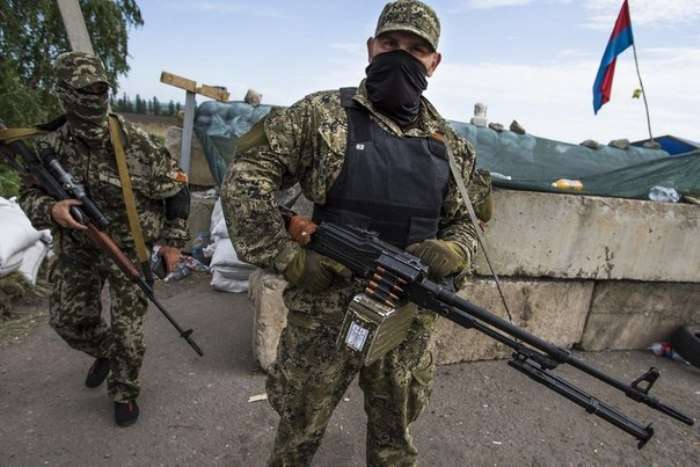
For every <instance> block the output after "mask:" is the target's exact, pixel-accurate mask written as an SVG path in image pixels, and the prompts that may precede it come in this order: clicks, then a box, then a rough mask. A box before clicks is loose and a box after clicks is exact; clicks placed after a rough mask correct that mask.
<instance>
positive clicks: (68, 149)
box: [20, 117, 189, 248]
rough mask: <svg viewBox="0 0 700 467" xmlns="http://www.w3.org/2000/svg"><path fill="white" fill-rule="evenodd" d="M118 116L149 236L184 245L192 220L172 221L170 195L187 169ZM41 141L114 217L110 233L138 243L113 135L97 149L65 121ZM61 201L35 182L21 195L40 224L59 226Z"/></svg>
mask: <svg viewBox="0 0 700 467" xmlns="http://www.w3.org/2000/svg"><path fill="white" fill-rule="evenodd" d="M118 118H119V121H120V123H121V127H122V130H123V132H122V134H123V136H124V150H125V152H126V159H127V165H128V167H129V175H130V177H131V181H132V185H133V190H134V197H135V198H136V205H137V209H138V212H139V218H140V221H141V228H142V230H143V235H144V239H145V240H146V242H147V243H154V242H160V243H163V244H166V245H170V246H175V247H180V248H181V247H183V246H184V244H185V243H186V242H187V240H188V238H189V233H188V230H187V225H186V220H184V219H177V220H175V221H168V220H166V219H165V201H164V200H165V199H166V198H169V197H171V196H173V195H175V194H176V193H178V192H179V191H180V190H181V189H182V187H183V183H185V182H184V180H185V178H184V177H183V175H184V174H182V173H181V172H180V169H179V168H178V166H177V163H176V161H175V159H174V158H173V157H172V156H171V155H170V153H169V152H168V151H167V150H166V149H165V148H164V147H163V146H162V145H160V144H158V143H157V142H155V141H153V139H152V138H151V137H150V136H149V135H148V134H147V133H146V132H145V131H143V130H142V129H141V128H139V127H138V126H136V125H133V124H131V123H129V122H127V121H126V120H124V119H123V118H122V117H118ZM35 144H36V146H37V148H38V149H41V148H45V147H49V148H51V149H53V150H54V152H55V153H56V154H57V156H58V159H59V161H60V162H61V164H63V166H64V167H65V168H66V170H68V171H69V172H70V173H71V174H72V175H73V178H74V179H75V181H76V182H78V183H81V184H83V185H84V186H85V188H86V191H87V192H88V194H89V196H90V197H91V198H92V199H93V200H94V202H95V204H96V205H97V207H98V208H100V210H102V212H103V213H104V214H105V216H106V217H107V218H108V219H109V220H110V221H111V223H110V225H109V226H108V227H107V229H105V230H106V232H107V233H108V234H109V235H110V236H111V237H112V238H113V239H114V240H115V241H117V242H118V243H122V244H124V243H127V244H128V243H131V242H133V238H132V236H131V232H130V230H129V222H128V220H127V216H126V207H125V205H124V200H123V197H122V188H121V182H120V180H119V174H118V172H117V166H116V159H115V155H114V150H113V149H112V144H111V141H110V138H109V137H107V138H105V141H104V144H103V146H102V147H101V148H99V149H91V148H88V146H86V145H85V144H83V143H82V142H81V141H80V140H78V139H76V138H75V137H73V136H72V135H71V129H70V124H65V125H63V126H62V127H60V128H59V129H58V130H56V131H54V132H52V133H49V134H48V135H46V136H44V137H42V138H40V139H39V140H38V141H37V142H36V143H35ZM55 202H56V200H54V199H53V198H51V197H49V196H47V195H46V194H45V193H44V192H43V191H42V190H41V189H39V188H37V187H33V186H25V187H24V189H23V191H22V193H21V194H20V205H21V206H22V209H24V211H25V212H26V213H27V216H28V217H29V219H30V220H31V221H32V223H33V224H34V226H35V227H36V228H41V229H43V228H53V229H59V227H58V226H57V225H56V224H55V223H54V222H53V220H52V219H51V207H52V206H53V204H54V203H55Z"/></svg>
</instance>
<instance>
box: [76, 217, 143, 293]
mask: <svg viewBox="0 0 700 467" xmlns="http://www.w3.org/2000/svg"><path fill="white" fill-rule="evenodd" d="M85 234H86V235H87V236H88V238H89V239H90V240H92V241H93V242H95V244H96V245H97V246H98V247H99V248H100V249H101V250H102V251H104V252H105V253H107V254H108V255H109V256H111V257H112V260H114V262H115V263H116V265H117V266H119V269H121V270H122V272H123V273H124V274H126V275H127V276H129V278H130V279H132V280H138V279H141V273H140V272H139V270H138V269H137V268H136V265H134V263H133V262H132V261H131V260H130V259H129V257H128V256H126V254H125V253H124V252H123V251H122V250H121V248H119V247H118V246H117V244H116V243H114V240H112V238H111V237H110V236H109V235H107V234H106V233H104V232H103V231H101V230H100V229H98V228H97V227H95V226H94V225H93V224H92V223H88V224H87V231H86V232H85Z"/></svg>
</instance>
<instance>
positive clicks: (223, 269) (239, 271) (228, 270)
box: [211, 265, 255, 281]
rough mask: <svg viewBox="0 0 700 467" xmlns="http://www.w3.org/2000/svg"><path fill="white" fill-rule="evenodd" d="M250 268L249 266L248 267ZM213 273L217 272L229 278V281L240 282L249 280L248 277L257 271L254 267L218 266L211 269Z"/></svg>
mask: <svg viewBox="0 0 700 467" xmlns="http://www.w3.org/2000/svg"><path fill="white" fill-rule="evenodd" d="M246 266H249V265H246ZM211 271H212V272H213V271H216V272H218V273H219V274H220V275H222V276H224V277H226V278H228V279H235V280H238V281H245V280H248V277H249V276H250V274H251V273H252V272H253V271H255V268H253V267H250V268H248V267H236V266H233V267H232V266H216V267H214V268H212V269H211Z"/></svg>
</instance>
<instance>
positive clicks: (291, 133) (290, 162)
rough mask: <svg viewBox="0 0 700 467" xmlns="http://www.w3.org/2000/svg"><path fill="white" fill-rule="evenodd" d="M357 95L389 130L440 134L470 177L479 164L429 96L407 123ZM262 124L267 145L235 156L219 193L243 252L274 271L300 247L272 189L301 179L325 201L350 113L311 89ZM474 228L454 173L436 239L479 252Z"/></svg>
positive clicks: (334, 97)
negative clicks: (399, 122) (403, 125)
mask: <svg viewBox="0 0 700 467" xmlns="http://www.w3.org/2000/svg"><path fill="white" fill-rule="evenodd" d="M354 100H355V101H356V102H358V103H359V104H361V105H362V106H363V107H365V108H366V109H367V110H368V111H369V112H370V115H371V118H372V119H373V120H374V121H375V122H377V123H378V124H379V125H380V126H381V127H382V128H383V129H384V130H386V131H388V132H391V133H392V134H395V135H398V136H403V137H407V138H411V137H419V138H426V137H431V136H432V135H434V134H435V133H436V132H439V133H442V134H443V135H444V137H445V140H446V143H447V144H449V145H450V147H451V148H452V151H453V153H454V156H455V158H456V160H457V163H458V165H459V166H460V167H461V172H462V177H463V179H464V180H465V183H467V184H468V182H469V180H470V178H471V175H472V172H473V170H474V165H475V153H474V149H473V148H472V146H471V144H469V142H467V141H466V140H465V139H464V138H462V137H460V136H458V135H457V134H456V133H455V132H454V131H453V130H452V129H451V128H449V126H448V125H447V123H446V122H445V120H443V119H442V117H440V115H439V114H438V112H437V111H436V110H435V108H434V107H433V106H432V104H431V103H430V102H428V100H427V99H425V98H423V99H422V105H421V110H420V115H419V118H418V120H417V121H416V123H415V124H414V125H412V126H411V127H410V128H408V129H403V130H402V129H401V128H400V127H399V126H398V125H397V124H396V123H395V122H393V121H392V120H391V119H390V118H388V117H386V116H384V115H382V114H380V113H379V112H377V111H376V110H375V109H374V107H373V106H372V104H371V102H370V101H369V99H368V98H367V94H366V90H365V87H364V82H363V83H361V84H360V87H359V88H358V91H357V93H356V95H355V96H354ZM262 125H264V138H261V141H260V142H261V143H262V144H260V145H258V146H256V147H253V148H252V149H250V150H248V151H246V152H244V153H243V154H241V155H239V156H238V157H237V158H236V159H235V160H234V162H233V163H232V164H231V166H230V168H229V173H228V174H227V176H226V179H225V181H224V184H223V186H222V192H221V196H222V202H223V206H224V214H225V216H226V219H227V223H228V226H229V229H230V236H231V238H232V239H233V241H234V245H235V247H236V252H237V253H238V255H239V256H240V257H241V258H242V259H243V260H244V261H248V262H251V263H253V264H256V265H258V266H261V267H268V268H269V267H272V266H274V267H275V269H277V271H283V270H284V269H285V268H286V266H287V264H288V263H289V261H290V260H291V258H292V257H293V255H294V254H295V253H296V251H297V249H298V248H299V246H298V245H297V244H295V243H293V242H292V241H291V239H290V237H289V235H288V234H287V232H286V231H285V228H284V224H283V222H282V218H281V217H280V215H279V213H278V212H277V208H276V203H275V198H274V193H275V192H276V191H277V190H279V189H281V188H287V187H290V186H292V185H293V184H294V183H296V182H299V183H300V185H301V187H302V190H303V192H304V195H305V196H306V197H307V198H308V199H309V200H310V201H312V202H314V203H316V204H324V203H325V201H326V195H327V194H328V192H329V190H330V189H331V187H332V186H333V183H334V182H335V180H336V178H337V177H338V175H339V174H340V171H341V168H342V166H343V160H344V156H345V148H346V143H347V129H348V120H347V115H346V112H345V109H344V108H343V107H342V106H341V103H340V93H339V91H337V90H336V91H323V92H319V93H316V94H311V95H309V96H307V97H305V98H303V99H302V100H300V101H299V102H297V103H295V104H294V105H292V106H291V107H288V108H286V109H283V110H278V111H273V113H272V114H270V116H268V118H266V119H265V121H264V122H263V123H262ZM474 229H475V227H474V225H473V224H472V222H471V221H470V220H469V215H468V213H467V210H466V208H465V207H464V205H463V204H462V198H461V196H460V195H459V192H458V190H457V187H456V184H455V183H454V181H453V180H452V179H450V182H449V188H448V193H447V195H446V197H445V200H444V204H443V213H442V217H441V221H440V224H439V232H438V238H441V239H445V240H454V241H456V242H458V243H459V244H460V245H461V246H462V247H463V248H464V250H465V252H467V254H468V256H469V259H472V258H473V256H474V254H475V251H476V233H475V231H474Z"/></svg>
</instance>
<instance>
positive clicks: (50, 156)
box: [0, 122, 204, 357]
mask: <svg viewBox="0 0 700 467" xmlns="http://www.w3.org/2000/svg"><path fill="white" fill-rule="evenodd" d="M5 128H6V127H5V125H3V124H2V122H0V130H4V129H5ZM0 155H2V156H3V158H4V159H5V161H7V163H8V164H9V165H10V166H11V167H13V168H14V169H16V170H17V171H18V172H19V173H21V174H23V175H24V176H25V177H28V178H29V179H30V180H31V181H32V183H33V184H34V185H36V186H38V187H39V188H41V189H42V190H43V191H44V192H45V193H46V194H47V195H49V196H51V197H52V198H54V199H56V200H58V201H61V200H65V199H77V200H78V201H80V202H81V203H82V204H81V205H80V206H72V207H71V208H70V213H71V215H72V216H73V218H74V219H75V220H76V221H78V222H79V223H81V224H83V225H85V226H86V227H87V230H85V235H87V236H88V238H90V240H92V241H93V243H95V245H96V246H97V247H98V248H100V249H101V250H102V251H104V252H105V253H107V254H108V255H109V256H110V257H111V258H112V260H113V261H114V263H115V264H116V265H117V266H118V267H119V269H121V271H122V272H123V273H124V274H126V276H127V277H128V278H129V279H130V280H131V281H132V282H133V283H134V284H136V285H137V286H138V287H139V288H140V289H141V290H142V291H143V293H144V295H146V298H148V300H149V301H150V302H151V303H153V304H154V305H155V306H156V308H158V310H160V312H161V313H163V315H164V316H165V318H166V319H167V320H168V321H169V322H170V324H172V325H173V327H174V328H175V329H177V331H178V332H179V333H180V337H182V338H183V339H185V340H186V341H187V343H188V344H189V345H190V347H192V349H193V350H194V351H195V352H196V353H197V354H198V355H199V356H200V357H201V356H203V355H204V354H203V353H202V349H201V348H200V347H199V346H198V345H197V343H196V342H195V341H194V339H192V329H187V330H185V329H182V327H181V326H180V325H179V324H178V323H177V321H175V318H173V317H172V315H171V314H170V313H169V312H168V310H166V309H165V307H164V306H163V305H162V304H161V303H160V302H159V301H158V299H157V298H156V296H155V293H154V291H153V287H151V285H150V284H149V283H148V282H147V281H146V280H145V278H144V276H143V274H142V273H141V272H140V271H139V269H138V267H137V266H136V265H135V264H134V263H133V262H132V261H131V260H130V259H129V257H128V256H127V255H126V254H125V253H124V252H123V251H122V250H121V249H120V248H119V246H118V245H117V244H116V243H115V242H114V240H112V238H111V237H110V236H109V235H107V234H106V233H105V232H103V231H102V229H105V228H106V227H107V226H108V225H109V220H108V219H107V218H106V217H105V216H104V214H102V212H101V211H100V210H99V208H98V207H97V206H96V205H95V203H94V202H93V201H92V200H91V199H90V197H89V196H88V195H87V193H86V192H85V189H84V187H83V186H82V185H80V184H78V183H76V182H75V181H74V180H73V177H72V176H71V174H70V173H69V172H68V171H67V170H65V168H64V167H63V166H62V165H61V163H60V162H59V160H58V159H57V158H56V155H55V154H54V153H53V152H52V151H50V150H42V151H41V153H40V154H37V153H36V152H35V151H33V150H31V149H30V148H29V147H27V145H26V144H25V143H24V142H23V141H20V140H15V141H11V142H9V143H2V142H0ZM17 156H19V157H17Z"/></svg>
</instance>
